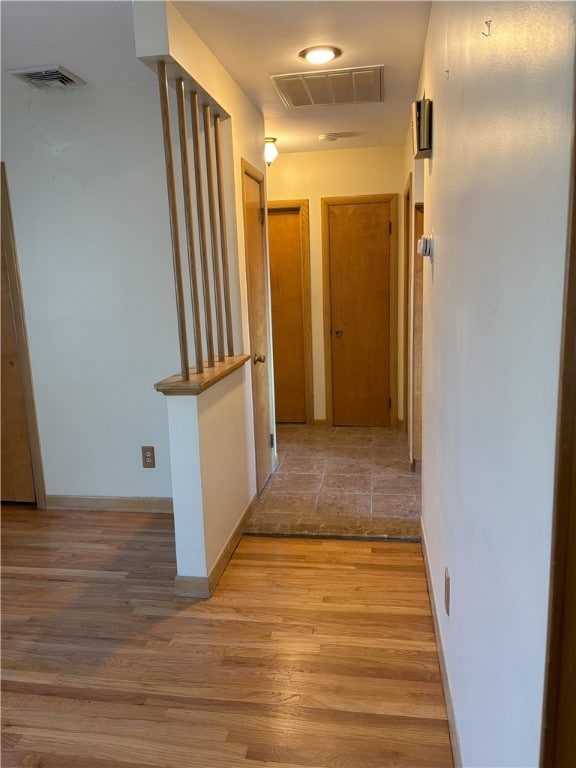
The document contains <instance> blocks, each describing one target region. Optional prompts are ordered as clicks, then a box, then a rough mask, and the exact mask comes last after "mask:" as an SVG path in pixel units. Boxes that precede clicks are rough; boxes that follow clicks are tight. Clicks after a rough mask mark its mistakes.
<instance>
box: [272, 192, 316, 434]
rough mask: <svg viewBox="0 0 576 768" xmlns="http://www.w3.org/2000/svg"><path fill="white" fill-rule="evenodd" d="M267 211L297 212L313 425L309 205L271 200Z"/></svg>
mask: <svg viewBox="0 0 576 768" xmlns="http://www.w3.org/2000/svg"><path fill="white" fill-rule="evenodd" d="M266 205H267V207H268V210H273V211H286V212H290V211H298V215H299V220H300V249H301V250H300V253H301V259H302V307H303V310H304V317H303V321H304V386H305V391H306V424H313V423H314V378H313V367H312V365H313V363H312V287H311V278H310V204H309V201H308V200H271V201H268V202H267V203H266Z"/></svg>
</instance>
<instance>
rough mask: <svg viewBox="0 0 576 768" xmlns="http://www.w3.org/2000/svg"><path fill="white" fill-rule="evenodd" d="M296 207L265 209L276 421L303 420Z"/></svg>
mask: <svg viewBox="0 0 576 768" xmlns="http://www.w3.org/2000/svg"><path fill="white" fill-rule="evenodd" d="M300 232H301V230H300V211H299V209H276V210H275V209H272V208H269V209H268V244H269V252H270V290H271V304H272V343H273V348H274V395H275V404H276V421H277V422H290V423H296V424H305V423H306V362H305V350H304V300H303V282H304V281H303V277H304V276H303V259H302V242H301V236H300Z"/></svg>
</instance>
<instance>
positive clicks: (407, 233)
mask: <svg viewBox="0 0 576 768" xmlns="http://www.w3.org/2000/svg"><path fill="white" fill-rule="evenodd" d="M411 233H412V172H410V173H409V174H408V181H407V182H406V187H405V189H404V253H403V260H402V269H403V275H404V285H403V292H402V293H403V298H404V311H403V313H402V333H403V338H402V354H403V361H402V362H403V368H402V371H403V376H404V378H403V379H402V413H403V416H404V418H403V424H404V430H405V431H406V433H407V434H409V430H410V409H409V401H408V392H409V388H408V383H409V382H408V378H409V375H410V366H409V358H410V343H409V338H408V336H409V333H410V323H409V317H410V279H411V274H412V273H411V270H410V253H411V250H410V239H411Z"/></svg>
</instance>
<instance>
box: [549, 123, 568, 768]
mask: <svg viewBox="0 0 576 768" xmlns="http://www.w3.org/2000/svg"><path fill="white" fill-rule="evenodd" d="M575 176H576V137H575V133H574V129H573V135H572V176H571V178H572V184H571V192H570V205H569V213H568V215H569V221H568V253H567V260H566V272H565V282H564V317H563V325H562V352H561V358H560V365H561V370H560V390H559V405H558V424H557V434H556V477H555V489H554V516H553V520H552V551H551V572H550V575H551V579H550V603H549V616H548V648H547V657H546V685H545V695H544V714H543V719H542V748H541V756H540V766H541V767H542V768H572V766H573V765H574V759H575V758H576V737H575V735H574V723H573V718H574V712H573V711H571V704H570V698H571V696H570V693H571V692H573V691H574V689H575V688H576V343H575V341H574V340H575V339H576V182H575ZM572 695H573V693H572Z"/></svg>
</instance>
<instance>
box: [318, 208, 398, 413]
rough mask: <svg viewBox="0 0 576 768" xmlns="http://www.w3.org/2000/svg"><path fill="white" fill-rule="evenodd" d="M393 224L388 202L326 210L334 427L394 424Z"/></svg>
mask: <svg viewBox="0 0 576 768" xmlns="http://www.w3.org/2000/svg"><path fill="white" fill-rule="evenodd" d="M390 221H391V218H390V203H388V202H370V203H354V204H338V205H330V206H329V209H328V237H329V253H330V255H329V261H330V310H331V351H332V397H333V417H334V424H336V425H343V426H388V425H389V424H390V422H391V419H390V410H391V381H390V379H391V373H390V355H391V350H390V314H391V312H390V290H391V276H390V272H391V265H390V236H389V232H390V226H391V225H390Z"/></svg>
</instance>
